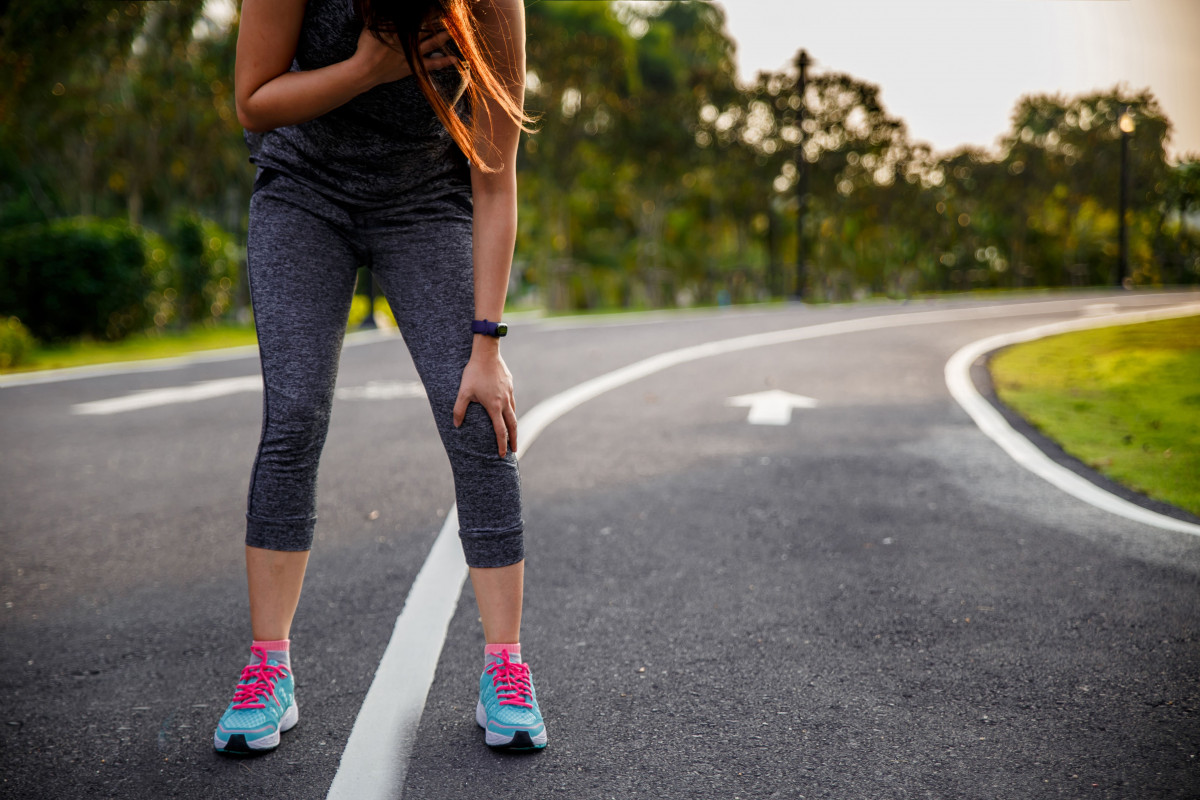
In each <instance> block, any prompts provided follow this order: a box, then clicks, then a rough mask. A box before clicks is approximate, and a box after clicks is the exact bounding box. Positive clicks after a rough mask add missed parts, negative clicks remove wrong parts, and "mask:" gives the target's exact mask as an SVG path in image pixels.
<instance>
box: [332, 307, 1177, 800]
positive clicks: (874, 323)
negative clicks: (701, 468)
mask: <svg viewBox="0 0 1200 800" xmlns="http://www.w3.org/2000/svg"><path fill="white" fill-rule="evenodd" d="M1143 297H1145V296H1143ZM1167 297H1170V298H1171V299H1172V300H1176V299H1178V297H1179V295H1167ZM1085 302H1086V301H1085V300H1083V299H1074V300H1058V301H1048V302H1036V303H1020V304H1008V305H998V306H983V307H976V308H964V309H950V310H941V311H924V312H914V313H908V314H889V315H884V316H878V317H867V318H864V319H855V320H843V321H840V322H830V323H825V324H821V325H810V326H807V327H802V328H789V329H787V330H781V331H772V332H768V333H755V334H750V335H748V336H738V337H735V338H732V339H723V340H720V341H715V342H707V343H704V344H698V345H693V346H691V347H684V348H681V349H679V350H671V351H669V352H666V353H660V354H658V355H655V356H650V357H649V358H645V359H642V360H641V361H637V362H634V363H633V364H629V365H628V366H625V367H621V368H620V369H617V370H613V371H612V372H608V373H605V374H604V375H600V376H598V377H595V378H592V379H590V380H587V381H584V382H583V383H580V384H577V385H575V386H573V387H571V388H569V389H567V390H565V391H563V392H560V393H558V394H556V395H554V396H552V397H549V398H547V399H545V400H543V401H542V402H540V403H538V404H537V405H536V406H534V407H533V408H532V409H530V410H529V411H527V412H526V413H525V414H524V415H523V416H522V417H521V419H520V421H519V423H518V424H519V427H520V430H521V442H522V443H523V444H522V450H521V453H520V455H522V456H523V455H524V454H526V453H528V452H529V447H530V446H531V445H532V444H533V442H534V440H535V439H536V438H537V437H538V435H539V434H540V433H541V432H542V431H543V430H545V429H546V428H547V427H548V426H549V425H550V423H552V422H554V421H555V420H557V419H558V418H559V417H561V416H563V415H564V414H566V413H567V412H568V411H571V410H572V409H575V408H577V407H579V406H580V405H582V404H583V403H586V402H587V401H588V400H591V399H593V398H595V397H598V396H600V395H602V394H604V393H605V392H609V391H611V390H613V389H616V388H618V387H621V386H624V385H626V384H629V383H632V382H634V381H636V380H638V379H640V378H644V377H647V376H649V375H653V374H655V373H656V372H662V371H663V370H665V369H668V368H669V367H673V366H677V365H679V364H685V363H687V362H690V361H697V360H699V359H702V358H709V357H711V356H718V355H725V354H727V353H736V352H740V351H743V350H750V349H753V348H758V347H768V346H770V345H775V344H787V343H789V342H799V341H804V340H807V339H819V338H823V337H827V336H837V335H840V334H847V333H862V332H865V331H872V330H881V329H886V328H901V327H908V326H912V325H929V324H936V323H942V322H963V321H968V320H977V319H981V318H996V317H1008V316H1025V315H1035V314H1044V313H1055V312H1062V311H1079V310H1080V309H1081V307H1082V306H1083V305H1084V303H1085ZM1197 305H1200V304H1197ZM457 524H458V523H457V508H452V509H451V511H450V514H449V515H448V516H447V517H446V522H445V524H443V525H442V529H441V531H440V532H439V533H438V536H437V539H436V540H435V542H434V544H433V548H432V549H431V550H430V553H429V557H428V558H427V559H426V561H425V564H424V565H423V566H422V567H421V571H420V572H419V573H418V574H417V578H416V580H415V581H413V586H412V589H411V590H410V591H409V594H408V598H407V600H406V601H405V603H404V608H403V609H402V610H401V612H400V616H399V617H398V618H397V619H396V626H395V629H394V631H393V633H392V639H391V640H390V641H389V642H388V645H387V648H386V650H385V651H384V656H383V659H382V660H381V661H380V663H379V668H378V669H377V670H376V672H375V678H374V679H373V680H372V682H371V687H370V689H368V690H367V695H366V697H365V698H364V699H363V705H362V709H361V710H360V712H359V715H358V717H357V719H355V721H354V727H353V729H352V730H351V731H350V737H349V740H348V741H347V742H346V749H345V750H344V751H343V752H342V759H341V763H340V764H339V765H338V771H337V774H336V775H335V776H334V779H333V785H332V786H330V788H329V795H328V798H329V800H381V799H382V798H394V797H398V796H399V795H400V793H401V792H402V790H403V788H404V778H405V775H406V774H407V772H408V764H409V760H410V758H411V756H412V747H413V744H414V742H415V740H416V733H417V728H418V726H419V725H420V722H421V713H422V711H423V710H424V708H425V698H426V697H427V696H428V695H429V687H430V685H431V684H432V683H433V678H434V672H435V671H436V669H437V661H438V658H439V657H440V655H441V651H442V646H443V645H444V644H445V641H446V631H447V630H448V629H449V626H450V620H451V618H452V617H453V616H454V612H455V609H456V607H457V605H458V598H459V595H460V594H461V592H462V585H463V581H464V580H466V576H467V569H466V566H465V565H464V564H463V559H462V550H461V548H460V546H459V544H458V541H457V539H458V536H457V533H458V532H457V530H456V528H457ZM551 724H553V723H551Z"/></svg>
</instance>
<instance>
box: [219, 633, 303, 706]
mask: <svg viewBox="0 0 1200 800" xmlns="http://www.w3.org/2000/svg"><path fill="white" fill-rule="evenodd" d="M250 653H251V654H252V655H256V656H258V657H259V659H261V660H260V661H259V663H257V664H247V665H246V667H245V668H244V669H243V670H242V677H241V678H240V679H239V683H238V687H237V689H236V690H235V691H234V693H233V707H234V708H263V707H265V703H264V701H263V700H260V699H259V697H263V698H265V697H266V696H267V695H270V696H271V697H275V681H277V680H279V679H280V678H282V677H284V676H285V675H288V674H290V672H291V670H289V669H288V668H287V667H284V666H274V665H272V664H268V663H267V651H266V649H265V648H262V647H256V646H254V645H251V646H250ZM251 681H252V682H251ZM276 702H278V698H276Z"/></svg>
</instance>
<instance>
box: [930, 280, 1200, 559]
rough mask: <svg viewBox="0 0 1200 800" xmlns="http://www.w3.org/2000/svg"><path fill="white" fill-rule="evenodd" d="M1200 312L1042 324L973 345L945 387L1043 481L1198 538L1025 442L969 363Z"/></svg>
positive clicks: (950, 370) (1199, 532)
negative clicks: (1002, 351) (1067, 337)
mask: <svg viewBox="0 0 1200 800" xmlns="http://www.w3.org/2000/svg"><path fill="white" fill-rule="evenodd" d="M1196 314H1200V303H1193V304H1191V305H1185V306H1175V307H1173V308H1164V309H1157V310H1152V311H1135V312H1132V313H1125V314H1111V315H1108V316H1100V317H1096V316H1092V317H1083V318H1081V319H1072V320H1067V321H1065V322H1056V323H1053V324H1050V325H1039V326H1037V327H1036V328H1029V329H1027V330H1023V331H1017V332H1015V333H1002V334H999V335H997V336H989V337H988V338H986V339H980V340H979V341H977V342H972V343H971V344H969V345H967V346H966V347H964V348H962V349H961V350H959V351H958V352H957V353H955V354H954V355H953V356H951V357H950V360H949V361H947V362H946V386H947V387H949V389H950V394H952V395H953V396H954V399H955V400H957V401H958V403H959V405H961V406H962V407H963V409H965V410H966V412H967V413H968V414H970V415H971V419H973V420H975V424H976V425H978V426H979V429H980V430H981V431H983V432H984V433H985V434H987V435H988V436H989V437H990V438H991V439H992V441H994V442H996V444H998V445H1000V447H1002V448H1003V449H1004V452H1006V453H1008V454H1009V455H1010V456H1012V458H1013V460H1014V461H1016V462H1017V463H1018V464H1020V465H1021V466H1022V467H1025V469H1027V470H1029V471H1030V472H1032V473H1033V474H1035V475H1037V476H1038V477H1040V478H1043V479H1045V480H1047V481H1049V482H1050V483H1052V484H1053V485H1054V486H1057V487H1058V488H1059V489H1062V490H1063V491H1064V492H1066V493H1067V494H1069V495H1071V496H1073V497H1076V498H1078V499H1080V500H1082V501H1084V502H1085V503H1089V504H1090V505H1093V506H1095V507H1096V508H1099V509H1102V510H1104V511H1107V512H1109V513H1111V514H1116V515H1118V516H1121V517H1125V518H1126V519H1131V520H1133V521H1134V522H1140V523H1142V524H1143V525H1151V526H1153V527H1155V528H1162V529H1163V530H1168V531H1178V532H1180V533H1190V534H1193V535H1195V536H1200V525H1196V524H1193V523H1191V522H1185V521H1183V520H1179V519H1175V518H1173V517H1168V516H1166V515H1165V514H1159V513H1157V512H1154V511H1151V510H1149V509H1146V508H1142V507H1141V506H1139V505H1137V504H1136V503H1131V502H1129V501H1128V500H1125V499H1123V498H1121V497H1118V496H1116V495H1115V494H1112V493H1110V492H1107V491H1105V490H1104V489H1101V488H1100V487H1099V486H1097V485H1096V484H1094V483H1092V482H1091V481H1089V480H1087V479H1086V478H1083V477H1081V476H1079V475H1077V474H1075V473H1074V472H1072V471H1071V470H1069V469H1067V468H1066V467H1064V466H1062V465H1061V464H1058V463H1056V462H1055V461H1054V460H1053V459H1051V458H1050V457H1049V456H1047V455H1046V454H1045V453H1043V452H1042V451H1041V449H1039V448H1038V447H1037V446H1036V445H1034V444H1033V442H1031V441H1029V440H1028V439H1026V438H1025V437H1024V436H1022V435H1021V434H1020V433H1018V432H1017V431H1016V430H1014V429H1013V427H1012V426H1011V425H1009V424H1008V421H1007V420H1005V419H1004V417H1003V415H1001V414H1000V412H999V411H997V410H996V409H995V408H994V407H993V406H992V404H991V403H989V402H988V401H987V400H986V399H985V398H984V397H983V395H981V394H980V393H979V391H978V390H977V389H976V388H975V382H974V381H972V380H971V365H972V364H974V363H975V361H976V360H977V359H979V358H981V357H982V356H983V355H985V354H986V353H990V352H991V351H993V350H998V349H999V348H1001V347H1007V346H1008V345H1011V344H1017V343H1018V342H1028V341H1032V340H1033V339H1041V338H1044V337H1046V336H1053V335H1054V334H1058V333H1067V332H1068V331H1078V330H1085V329H1087V328H1105V327H1109V326H1112V325H1128V324H1131V323H1134V322H1149V321H1151V320H1158V319H1171V318H1174V317H1190V316H1194V315H1196Z"/></svg>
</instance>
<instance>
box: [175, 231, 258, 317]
mask: <svg viewBox="0 0 1200 800" xmlns="http://www.w3.org/2000/svg"><path fill="white" fill-rule="evenodd" d="M169 235H170V242H171V245H172V247H173V248H174V251H175V252H174V263H173V265H172V272H173V275H172V276H171V284H172V288H173V289H175V291H176V294H175V296H173V297H169V298H167V299H168V300H170V301H172V302H173V305H174V312H175V316H176V318H177V319H178V320H179V321H180V322H181V323H182V324H183V325H184V326H187V325H190V324H193V323H196V322H205V321H209V320H216V319H219V318H220V317H221V316H222V315H223V314H224V313H225V312H226V311H228V310H229V307H230V306H231V305H232V304H233V289H234V285H235V283H236V281H237V277H238V272H239V269H238V268H239V266H240V259H239V253H238V248H237V245H236V244H235V243H234V241H233V237H232V236H230V235H229V233H227V232H226V231H225V230H223V229H222V228H221V227H220V226H219V225H217V224H216V223H215V222H212V221H211V220H207V219H203V218H201V217H199V216H196V215H195V214H192V213H190V212H184V213H180V214H177V215H176V216H175V218H174V220H173V221H172V224H171V231H170V234H169Z"/></svg>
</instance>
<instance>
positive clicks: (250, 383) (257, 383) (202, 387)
mask: <svg viewBox="0 0 1200 800" xmlns="http://www.w3.org/2000/svg"><path fill="white" fill-rule="evenodd" d="M261 391H262V378H261V377H259V376H258V375H247V376H245V377H243V378H219V379H218V380H215V381H200V382H199V383H193V384H192V385H190V386H167V387H165V388H162V389H145V390H142V391H140V392H134V393H133V394H126V395H121V396H120V397H110V398H107V399H105V400H92V401H90V402H87V403H76V404H75V405H73V406H71V413H72V414H123V413H124V412H126V411H141V410H143V409H146V408H154V407H155V406H168V405H172V404H174V403H195V402H196V401H198V400H210V399H212V398H214V397H224V396H226V395H230V394H238V393H240V392H261ZM333 396H334V397H336V398H337V399H338V400H403V399H405V398H409V397H424V396H425V386H424V385H423V384H422V383H421V382H420V381H368V382H367V385H366V386H343V387H341V388H338V389H336V390H334V393H333Z"/></svg>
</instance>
